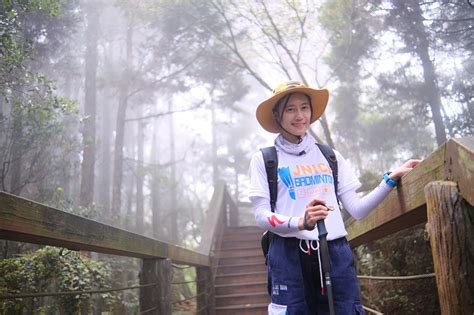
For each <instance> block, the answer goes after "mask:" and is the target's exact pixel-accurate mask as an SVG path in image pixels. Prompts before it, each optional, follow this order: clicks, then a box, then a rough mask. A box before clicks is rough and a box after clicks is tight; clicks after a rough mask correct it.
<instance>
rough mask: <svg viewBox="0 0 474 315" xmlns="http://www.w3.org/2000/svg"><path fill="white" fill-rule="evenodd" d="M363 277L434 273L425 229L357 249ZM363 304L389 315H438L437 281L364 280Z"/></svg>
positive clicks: (391, 237) (358, 262)
mask: <svg viewBox="0 0 474 315" xmlns="http://www.w3.org/2000/svg"><path fill="white" fill-rule="evenodd" d="M355 253H356V256H357V258H358V259H357V260H356V261H357V270H358V274H361V275H374V276H405V275H420V274H428V273H433V272H434V271H433V261H432V256H431V248H430V246H429V242H428V241H426V240H425V231H424V228H423V226H417V227H414V228H410V229H406V230H403V231H400V232H398V233H395V234H393V235H391V236H388V237H385V238H383V239H380V240H378V241H374V242H372V243H369V244H366V245H362V246H359V247H357V248H356V250H355ZM361 288H362V296H363V300H364V304H367V306H369V307H372V308H374V309H376V310H378V311H381V312H383V313H386V314H436V313H437V312H439V310H438V308H439V305H438V301H437V297H438V295H437V287H436V282H435V279H434V278H424V279H417V280H400V281H393V280H392V281H380V280H378V281H374V280H362V281H361Z"/></svg>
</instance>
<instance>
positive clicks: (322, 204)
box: [298, 198, 329, 231]
mask: <svg viewBox="0 0 474 315" xmlns="http://www.w3.org/2000/svg"><path fill="white" fill-rule="evenodd" d="M328 214H329V209H328V207H327V206H326V201H324V200H323V199H319V198H314V199H313V200H311V201H310V202H309V203H308V204H307V205H306V210H305V215H304V216H303V217H302V218H300V221H299V222H298V228H299V229H300V230H309V231H312V230H314V228H315V226H316V223H317V222H318V221H319V220H324V219H326V217H327V216H328ZM305 220H306V225H305Z"/></svg>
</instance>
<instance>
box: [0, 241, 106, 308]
mask: <svg viewBox="0 0 474 315" xmlns="http://www.w3.org/2000/svg"><path fill="white" fill-rule="evenodd" d="M109 283H110V271H109V267H108V266H107V265H106V264H104V263H102V262H97V261H93V260H90V259H87V258H85V257H82V256H81V255H80V254H79V253H77V252H72V251H69V250H66V249H60V248H56V247H45V248H42V249H39V250H37V251H36V252H34V253H32V254H29V255H25V256H21V257H16V258H9V259H3V260H0V294H1V295H13V294H19V293H23V294H24V293H38V292H67V291H86V290H94V289H98V288H101V289H103V288H109V287H110V285H109ZM99 297H100V299H102V301H103V302H104V303H106V304H108V303H111V302H113V300H114V298H115V295H114V294H113V293H100V294H99ZM89 302H90V294H77V295H63V296H61V297H59V298H51V297H45V298H18V299H9V300H2V302H1V304H0V311H1V312H2V314H22V313H23V312H24V311H27V312H28V313H31V314H32V313H34V314H51V313H55V312H57V311H61V312H63V313H66V314H76V313H78V312H79V311H87V310H88V309H89V308H90V307H91V306H90V304H89Z"/></svg>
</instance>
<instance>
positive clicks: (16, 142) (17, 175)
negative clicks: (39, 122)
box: [9, 110, 23, 195]
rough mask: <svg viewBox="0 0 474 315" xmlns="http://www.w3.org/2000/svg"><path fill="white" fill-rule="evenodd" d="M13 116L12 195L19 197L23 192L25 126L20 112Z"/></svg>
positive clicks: (15, 112)
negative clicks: (22, 172)
mask: <svg viewBox="0 0 474 315" xmlns="http://www.w3.org/2000/svg"><path fill="white" fill-rule="evenodd" d="M12 114H13V131H12V147H11V150H12V151H11V159H10V169H11V173H10V191H9V192H11V193H12V194H15V195H19V194H20V193H21V190H22V184H21V176H22V174H21V164H22V147H21V142H22V138H23V124H22V123H21V116H22V114H21V112H20V110H18V111H16V110H13V111H12Z"/></svg>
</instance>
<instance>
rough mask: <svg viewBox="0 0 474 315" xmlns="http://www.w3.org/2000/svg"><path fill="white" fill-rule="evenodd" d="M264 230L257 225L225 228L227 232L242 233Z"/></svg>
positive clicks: (261, 231)
mask: <svg viewBox="0 0 474 315" xmlns="http://www.w3.org/2000/svg"><path fill="white" fill-rule="evenodd" d="M263 232H264V230H263V229H261V228H259V227H256V226H238V227H226V228H225V230H224V233H225V234H228V235H230V234H242V233H263Z"/></svg>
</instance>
